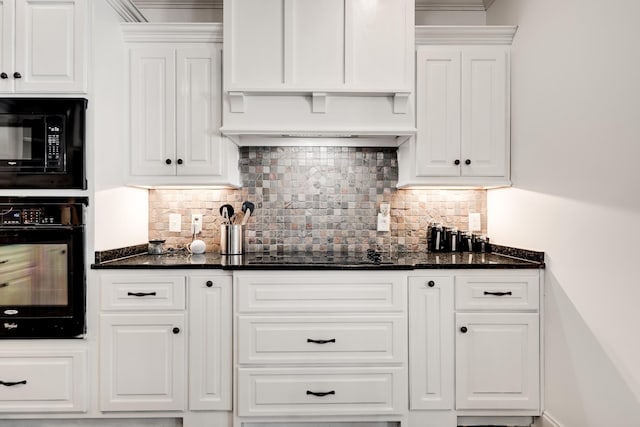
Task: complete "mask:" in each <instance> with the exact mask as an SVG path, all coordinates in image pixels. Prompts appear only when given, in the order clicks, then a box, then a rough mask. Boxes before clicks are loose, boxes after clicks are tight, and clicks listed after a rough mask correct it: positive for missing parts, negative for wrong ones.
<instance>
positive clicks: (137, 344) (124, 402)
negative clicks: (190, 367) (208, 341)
mask: <svg viewBox="0 0 640 427" xmlns="http://www.w3.org/2000/svg"><path fill="white" fill-rule="evenodd" d="M184 325H185V321H184V314H157V315H153V314H103V315H101V316H100V355H101V360H100V368H101V372H100V380H101V398H100V402H101V409H102V410H103V411H171V410H183V409H184V375H185V372H184V367H185V351H186V350H185V345H186V339H185V335H186V331H185V330H184Z"/></svg>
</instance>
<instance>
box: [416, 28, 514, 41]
mask: <svg viewBox="0 0 640 427" xmlns="http://www.w3.org/2000/svg"><path fill="white" fill-rule="evenodd" d="M517 30H518V27H517V26H506V25H504V26H502V25H499V26H498V25H496V26H494V25H486V26H485V25H482V26H453V25H452V26H440V25H417V26H416V45H421V44H428V45H438V44H444V45H450V44H467V45H468V44H471V45H474V44H475V45H510V44H511V43H512V42H513V37H514V36H515V35H516V31H517Z"/></svg>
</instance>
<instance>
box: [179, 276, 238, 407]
mask: <svg viewBox="0 0 640 427" xmlns="http://www.w3.org/2000/svg"><path fill="white" fill-rule="evenodd" d="M189 291H190V292H189V298H190V300H189V325H190V328H189V329H190V331H189V333H190V342H189V346H190V347H189V409H191V410H227V411H228V410H231V396H232V394H231V378H232V366H231V351H232V348H233V343H232V332H231V330H232V328H231V324H232V320H231V291H232V280H231V277H211V276H210V275H204V276H190V277H189Z"/></svg>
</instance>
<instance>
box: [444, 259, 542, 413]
mask: <svg viewBox="0 0 640 427" xmlns="http://www.w3.org/2000/svg"><path fill="white" fill-rule="evenodd" d="M455 280H456V284H455V286H456V332H455V337H456V338H455V343H456V409H457V410H458V411H461V412H463V413H474V412H473V411H487V410H493V411H510V412H509V414H511V415H539V413H540V390H541V388H540V382H541V378H540V372H541V370H540V352H541V340H540V323H541V321H540V312H539V309H540V307H539V301H540V289H541V283H540V282H541V279H540V273H539V272H537V271H536V272H526V271H525V272H496V273H489V272H483V274H460V275H457V276H456V278H455Z"/></svg>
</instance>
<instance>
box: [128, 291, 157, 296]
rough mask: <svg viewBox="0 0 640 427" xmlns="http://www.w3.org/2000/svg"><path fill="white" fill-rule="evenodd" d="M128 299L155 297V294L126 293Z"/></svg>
mask: <svg viewBox="0 0 640 427" xmlns="http://www.w3.org/2000/svg"><path fill="white" fill-rule="evenodd" d="M127 295H129V296H130V297H152V296H153V297H155V296H156V293H155V292H127Z"/></svg>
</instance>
